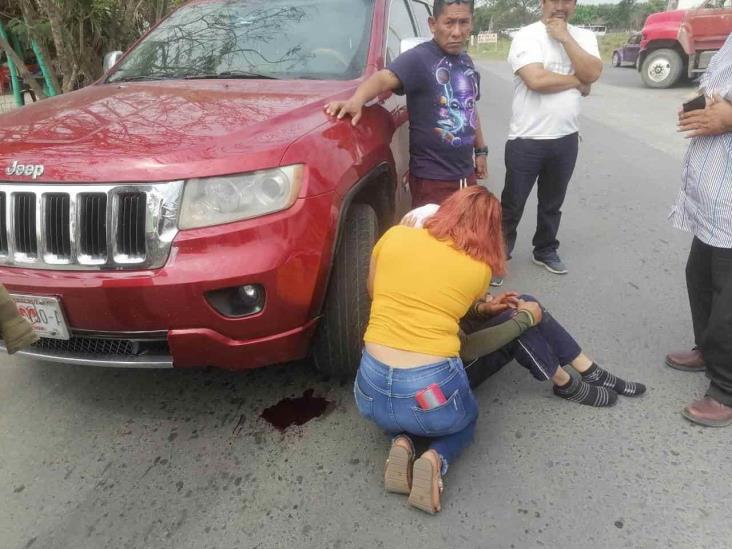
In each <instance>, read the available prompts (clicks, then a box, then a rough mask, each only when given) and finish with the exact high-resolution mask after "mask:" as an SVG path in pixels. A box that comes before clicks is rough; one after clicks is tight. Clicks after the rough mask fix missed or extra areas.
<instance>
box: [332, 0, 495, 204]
mask: <svg viewBox="0 0 732 549" xmlns="http://www.w3.org/2000/svg"><path fill="white" fill-rule="evenodd" d="M429 24H430V30H431V31H432V34H433V39H432V40H431V41H429V42H425V43H423V44H420V45H419V46H417V47H415V48H413V49H411V50H409V51H407V52H404V53H403V54H402V55H400V56H399V57H397V58H396V59H395V60H394V61H393V62H392V63H390V64H389V66H388V67H387V68H386V69H383V70H380V71H378V72H377V73H375V74H374V75H372V76H371V77H370V78H368V79H367V80H366V81H365V82H363V83H362V84H361V85H360V86H359V87H358V89H357V90H356V92H355V93H354V94H353V96H352V97H351V98H350V99H348V100H347V101H333V102H331V103H329V104H328V105H326V107H325V111H326V112H327V113H328V114H329V115H331V116H337V117H338V118H343V116H345V115H346V114H348V115H350V116H351V118H352V123H353V125H356V124H357V123H358V121H359V119H360V118H361V109H362V108H363V106H364V104H366V103H367V102H368V101H370V100H371V99H373V98H375V97H377V96H378V95H380V94H382V93H384V92H386V91H389V90H391V91H394V92H396V93H405V94H406V96H407V108H408V110H409V155H410V160H409V172H410V180H409V183H410V189H411V191H412V206H413V207H417V206H421V205H423V204H428V203H437V204H440V203H442V201H443V200H444V199H445V198H447V197H448V196H449V195H450V194H452V193H453V192H455V191H456V190H458V189H459V188H460V187H462V186H466V185H474V184H475V183H476V182H477V178H483V177H485V176H486V175H487V168H486V165H487V162H486V155H487V154H488V149H487V148H486V146H485V141H484V139H483V133H482V132H481V129H480V119H479V118H478V109H477V105H476V101H477V100H478V99H479V98H480V75H479V74H478V72H477V71H476V70H475V66H474V65H473V61H472V59H470V56H469V55H468V54H466V53H465V42H466V40H467V39H468V36H469V35H470V33H471V31H472V30H473V2H472V0H469V1H466V0H435V2H434V7H433V16H432V17H430V18H429Z"/></svg>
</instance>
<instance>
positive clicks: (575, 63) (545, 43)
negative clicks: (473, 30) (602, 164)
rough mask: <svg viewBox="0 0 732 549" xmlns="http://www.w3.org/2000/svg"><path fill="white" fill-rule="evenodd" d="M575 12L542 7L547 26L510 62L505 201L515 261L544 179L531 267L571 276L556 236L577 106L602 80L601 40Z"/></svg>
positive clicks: (553, 1) (514, 50) (522, 35)
mask: <svg viewBox="0 0 732 549" xmlns="http://www.w3.org/2000/svg"><path fill="white" fill-rule="evenodd" d="M576 7H577V4H576V0H543V1H542V18H541V21H537V22H536V23H533V24H531V25H528V26H526V27H523V28H522V29H521V30H520V31H518V32H517V33H516V35H515V36H514V38H513V41H512V43H511V50H510V52H509V54H508V61H509V62H510V63H511V67H512V69H513V72H514V92H513V107H512V108H513V113H512V117H511V127H510V130H509V135H508V141H507V142H506V154H505V158H506V183H505V187H504V188H503V194H502V195H501V205H502V207H503V232H504V237H505V239H506V253H507V254H508V256H509V257H510V256H511V252H512V250H513V247H514V245H515V243H516V227H517V226H518V223H519V221H520V220H521V216H522V214H523V212H524V205H525V204H526V199H527V198H528V197H529V194H530V193H531V190H532V188H533V187H534V183H535V182H536V181H537V178H538V184H537V187H538V198H539V207H538V214H537V223H536V233H535V234H534V240H533V244H534V253H533V261H534V263H536V264H538V265H542V266H544V267H546V268H547V269H548V270H549V271H551V272H553V273H556V274H564V273H566V272H567V269H566V267H565V266H564V264H563V263H562V261H561V259H560V258H559V254H558V253H557V250H558V248H559V241H558V240H557V232H558V230H559V220H560V219H561V216H562V212H561V207H562V203H563V202H564V196H565V194H566V192H567V185H568V184H569V180H570V178H571V177H572V172H573V171H574V165H575V161H576V160H577V145H578V133H577V118H578V117H579V110H580V104H579V103H580V99H581V97H582V96H583V95H587V94H588V93H589V92H590V84H592V83H593V82H595V81H596V80H597V79H598V78H599V77H600V74H601V72H602V61H601V60H600V53H599V50H598V48H597V39H596V38H595V35H594V34H593V33H592V32H591V31H588V30H584V29H579V28H577V27H574V26H572V25H569V24H567V21H568V20H569V19H570V18H571V17H572V16H573V15H574V12H575V9H576ZM502 282H503V281H502V280H500V279H494V280H493V281H492V282H491V284H492V285H498V286H499V285H500V284H501V283H502Z"/></svg>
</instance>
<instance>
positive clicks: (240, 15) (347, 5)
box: [107, 0, 374, 82]
mask: <svg viewBox="0 0 732 549" xmlns="http://www.w3.org/2000/svg"><path fill="white" fill-rule="evenodd" d="M373 3H374V1H373V0H219V1H214V2H205V3H199V4H189V5H187V6H184V7H182V8H181V9H179V10H178V11H176V12H175V13H173V15H171V16H170V17H169V18H168V19H167V20H165V21H164V22H163V23H162V24H161V25H160V26H159V27H158V28H156V29H155V30H154V31H153V32H151V33H150V34H149V35H148V36H147V37H146V38H145V39H144V40H143V41H142V42H141V43H140V44H138V46H137V47H136V48H135V49H134V50H133V51H131V52H130V54H129V55H128V56H127V58H126V59H125V60H124V61H123V62H122V63H121V64H120V66H119V67H118V69H117V70H116V71H115V72H114V74H113V75H112V76H110V77H109V78H108V80H107V82H121V81H125V80H159V79H169V78H173V79H175V78H196V77H199V78H202V77H209V78H282V79H295V78H308V79H323V80H350V79H353V78H357V77H359V76H360V75H361V74H362V73H363V69H364V67H365V65H366V55H367V52H368V46H369V37H370V34H371V33H370V31H371V16H372V11H373Z"/></svg>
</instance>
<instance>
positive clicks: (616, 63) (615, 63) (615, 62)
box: [612, 51, 620, 67]
mask: <svg viewBox="0 0 732 549" xmlns="http://www.w3.org/2000/svg"><path fill="white" fill-rule="evenodd" d="M612 63H613V67H619V66H620V54H619V53H618V52H616V51H614V52H613V61H612Z"/></svg>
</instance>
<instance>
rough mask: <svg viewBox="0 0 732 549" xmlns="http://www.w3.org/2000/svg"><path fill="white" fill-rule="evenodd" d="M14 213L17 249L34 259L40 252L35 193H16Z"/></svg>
mask: <svg viewBox="0 0 732 549" xmlns="http://www.w3.org/2000/svg"><path fill="white" fill-rule="evenodd" d="M14 213H15V215H14V216H13V228H14V231H15V235H16V246H15V249H16V250H17V251H18V252H20V253H22V254H25V255H26V256H27V257H29V258H33V257H35V256H36V253H37V252H38V244H37V242H36V195H35V194H33V193H16V194H15V210H14Z"/></svg>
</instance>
